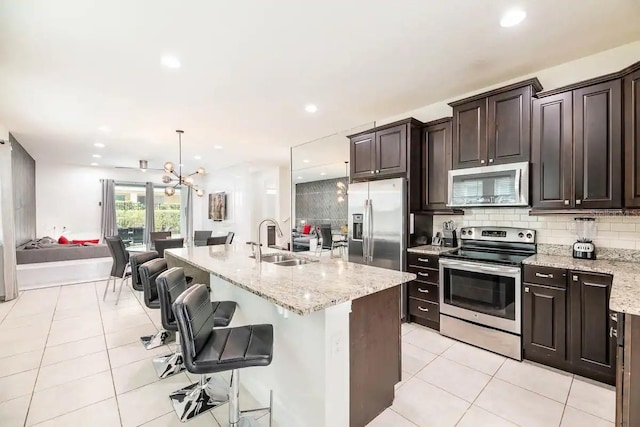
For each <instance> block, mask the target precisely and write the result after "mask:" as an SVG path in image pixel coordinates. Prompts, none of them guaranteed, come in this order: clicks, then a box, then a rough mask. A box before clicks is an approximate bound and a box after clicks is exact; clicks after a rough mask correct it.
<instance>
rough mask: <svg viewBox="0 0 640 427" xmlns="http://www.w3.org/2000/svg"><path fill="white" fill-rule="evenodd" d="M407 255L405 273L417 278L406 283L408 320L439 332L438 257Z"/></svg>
mask: <svg viewBox="0 0 640 427" xmlns="http://www.w3.org/2000/svg"><path fill="white" fill-rule="evenodd" d="M407 255H408V256H407V264H408V266H407V271H409V272H411V273H414V274H415V275H416V276H418V278H417V279H416V280H413V281H411V282H409V283H407V307H408V310H409V319H408V320H409V321H410V322H414V323H418V324H420V325H423V326H426V327H428V328H432V329H435V330H437V331H439V330H440V297H439V291H440V286H439V281H440V275H439V270H438V265H439V257H438V255H425V254H417V253H411V252H409V253H407Z"/></svg>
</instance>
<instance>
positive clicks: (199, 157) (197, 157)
mask: <svg viewBox="0 0 640 427" xmlns="http://www.w3.org/2000/svg"><path fill="white" fill-rule="evenodd" d="M193 158H194V159H196V160H200V159H202V156H193Z"/></svg>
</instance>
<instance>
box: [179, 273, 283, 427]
mask: <svg viewBox="0 0 640 427" xmlns="http://www.w3.org/2000/svg"><path fill="white" fill-rule="evenodd" d="M208 302H209V292H208V291H207V287H206V286H205V285H200V284H198V285H193V286H192V287H190V288H189V289H188V290H187V291H185V292H184V293H182V294H181V295H180V296H179V297H178V299H177V300H176V301H175V303H174V304H173V311H174V313H175V315H176V320H177V322H178V330H179V334H180V339H181V340H182V348H183V352H184V363H185V366H186V368H187V371H189V372H191V373H194V374H200V375H201V377H200V378H201V379H200V383H199V384H192V385H190V386H188V387H185V388H183V389H181V390H178V391H176V392H174V393H172V394H171V402H172V403H173V407H174V409H175V410H176V412H177V413H178V416H179V417H180V420H181V421H183V422H184V421H186V420H188V419H190V418H192V417H193V416H195V415H197V414H200V413H202V412H204V411H208V410H210V409H213V408H215V407H216V406H219V405H221V404H223V403H225V401H224V400H223V399H224V394H223V393H220V392H219V391H218V389H214V388H212V387H210V382H207V380H206V375H207V374H214V373H217V372H223V371H231V387H230V390H229V393H228V399H229V425H230V426H231V427H249V426H254V425H257V423H256V422H255V420H254V419H253V418H252V417H251V416H248V415H249V414H253V415H258V416H260V415H261V414H265V415H266V414H269V425H271V409H272V406H273V392H272V393H271V395H270V402H269V407H268V408H259V409H254V410H249V411H241V410H240V401H239V399H240V369H242V368H249V367H252V366H268V365H270V364H271V360H272V358H273V326H272V325H247V326H240V327H236V328H220V329H214V326H215V317H216V316H215V311H214V308H213V306H211V305H210V304H208Z"/></svg>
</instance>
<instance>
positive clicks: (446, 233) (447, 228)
mask: <svg viewBox="0 0 640 427" xmlns="http://www.w3.org/2000/svg"><path fill="white" fill-rule="evenodd" d="M442 234H443V238H442V246H444V247H446V248H457V247H458V237H457V234H456V223H455V222H453V221H445V222H443V223H442Z"/></svg>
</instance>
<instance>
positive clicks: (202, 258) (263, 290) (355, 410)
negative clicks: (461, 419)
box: [166, 245, 416, 427]
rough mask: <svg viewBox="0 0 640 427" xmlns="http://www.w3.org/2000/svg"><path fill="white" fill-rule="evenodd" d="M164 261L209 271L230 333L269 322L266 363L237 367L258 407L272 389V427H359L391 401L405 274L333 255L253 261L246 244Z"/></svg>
mask: <svg viewBox="0 0 640 427" xmlns="http://www.w3.org/2000/svg"><path fill="white" fill-rule="evenodd" d="M270 253H282V252H279V251H273V250H265V251H264V252H263V255H267V254H270ZM287 254H289V255H290V253H287ZM166 256H167V257H175V258H177V259H178V260H180V261H182V262H186V263H188V264H191V265H193V266H194V267H197V268H199V269H201V270H204V271H207V272H208V273H210V275H211V276H210V278H211V279H210V282H211V289H212V299H214V300H232V301H236V302H237V303H238V309H237V311H236V313H235V315H234V318H233V322H232V326H237V325H244V324H257V323H269V324H272V325H273V327H274V350H273V362H272V363H271V365H270V366H268V367H260V368H249V369H244V370H243V371H242V380H241V385H242V386H243V388H244V389H246V391H247V392H248V393H249V394H251V395H252V396H253V397H254V398H255V399H256V400H257V401H258V402H259V403H260V404H263V405H267V404H268V401H269V390H273V425H274V426H279V427H285V426H286V427H297V426H300V427H316V426H317V427H321V426H322V427H329V426H331V427H343V426H344V427H347V426H351V427H361V426H364V425H366V424H367V423H368V422H369V421H370V420H371V419H373V418H374V417H375V416H376V415H377V414H379V413H380V412H382V411H383V410H384V409H385V408H387V407H388V406H390V405H391V404H392V402H393V397H394V385H395V384H396V383H398V382H399V381H400V379H401V372H402V371H401V357H400V286H399V285H400V284H402V283H404V282H408V281H410V280H413V279H415V277H416V276H415V275H414V274H411V273H402V272H398V271H393V270H387V269H382V268H377V267H369V266H365V265H361V264H354V263H349V262H345V261H342V260H336V259H332V258H323V259H319V258H315V257H309V258H307V259H308V260H309V261H310V262H308V263H306V264H302V265H296V266H284V265H277V264H273V263H269V262H264V261H263V262H260V263H257V262H256V260H255V259H252V258H250V256H251V251H250V248H249V247H248V246H246V245H230V246H225V245H220V246H206V247H193V248H181V249H171V250H168V251H167V253H166ZM298 258H303V257H298ZM245 403H246V402H245Z"/></svg>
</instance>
